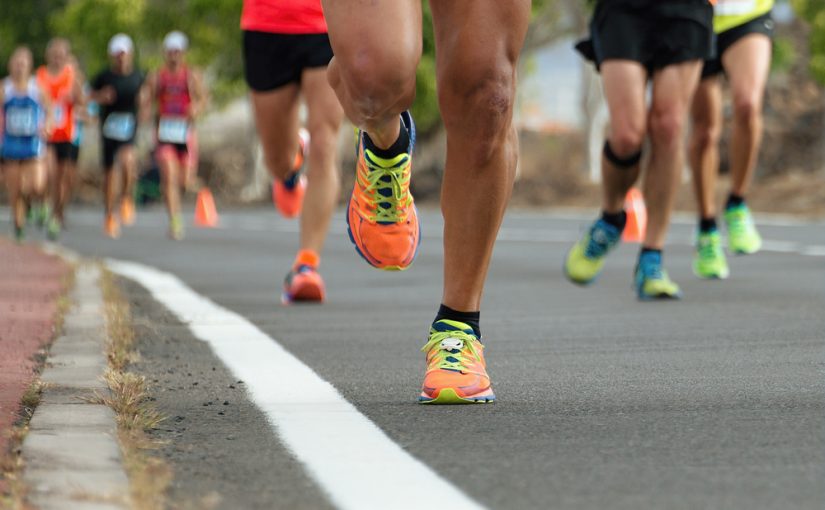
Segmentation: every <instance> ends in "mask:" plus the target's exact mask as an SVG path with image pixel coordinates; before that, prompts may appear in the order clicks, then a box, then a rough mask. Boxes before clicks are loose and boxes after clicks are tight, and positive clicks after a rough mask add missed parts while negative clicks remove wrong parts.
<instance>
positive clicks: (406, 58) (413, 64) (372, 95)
mask: <svg viewBox="0 0 825 510" xmlns="http://www.w3.org/2000/svg"><path fill="white" fill-rule="evenodd" d="M420 55H421V48H420V47H418V49H417V50H416V49H415V48H414V47H410V48H403V47H399V48H380V47H359V48H357V49H356V50H354V51H351V52H348V53H345V54H343V55H336V57H335V58H336V60H338V62H337V65H336V66H335V67H336V70H335V72H337V73H338V79H340V80H341V81H343V82H344V85H345V86H344V88H345V90H346V91H347V94H348V95H349V97H350V99H351V100H352V102H353V104H352V106H353V107H355V108H356V109H357V110H358V112H359V113H360V115H361V116H362V117H363V118H364V119H367V120H370V119H375V118H379V117H381V116H383V115H385V114H386V113H387V111H388V110H391V109H395V108H397V107H399V106H400V107H401V108H403V109H406V108H408V107H409V106H410V105H411V104H412V102H413V99H415V70H416V68H417V67H418V61H419V59H420Z"/></svg>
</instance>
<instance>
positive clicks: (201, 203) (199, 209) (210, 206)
mask: <svg viewBox="0 0 825 510" xmlns="http://www.w3.org/2000/svg"><path fill="white" fill-rule="evenodd" d="M195 225H197V226H199V227H212V228H214V227H217V226H218V210H217V209H215V199H213V198H212V192H211V191H209V188H202V189H201V190H200V191H198V199H197V202H196V203H195Z"/></svg>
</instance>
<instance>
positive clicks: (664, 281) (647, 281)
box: [635, 252, 682, 301]
mask: <svg viewBox="0 0 825 510" xmlns="http://www.w3.org/2000/svg"><path fill="white" fill-rule="evenodd" d="M635 281H636V293H637V295H638V296H639V299H641V300H642V301H652V300H656V299H680V298H681V297H682V291H681V289H679V286H678V285H676V283H675V282H673V280H671V279H670V277H668V275H667V271H665V270H664V269H662V255H661V254H660V253H654V252H646V253H643V254H642V255H641V256H640V257H639V263H638V265H637V266H636V277H635Z"/></svg>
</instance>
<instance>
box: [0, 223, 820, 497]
mask: <svg viewBox="0 0 825 510" xmlns="http://www.w3.org/2000/svg"><path fill="white" fill-rule="evenodd" d="M4 212H5V211H4ZM220 212H221V213H222V215H221V228H218V229H211V230H209V229H207V230H199V229H194V228H191V227H190V229H189V230H188V231H187V238H186V239H185V240H184V241H183V242H177V243H176V242H172V241H169V240H167V239H166V237H165V218H164V216H163V214H162V213H161V212H160V211H159V210H153V211H148V212H142V213H140V214H139V215H138V223H137V225H136V226H134V227H131V228H127V229H125V230H124V233H123V237H122V239H120V240H117V241H112V240H109V239H105V238H104V237H103V235H102V233H101V226H100V219H101V217H102V215H101V214H100V212H99V211H97V210H88V209H76V210H72V211H70V214H69V215H68V218H69V222H70V227H69V230H68V231H66V232H65V233H64V236H63V244H64V245H65V246H66V247H68V248H70V249H72V250H75V251H77V252H78V253H80V254H81V255H83V256H85V257H100V258H111V259H115V260H120V261H133V262H138V263H140V264H144V265H146V266H149V267H151V268H155V269H157V270H160V271H163V272H165V273H169V274H171V275H174V276H176V277H177V278H179V279H180V280H181V282H182V284H183V285H185V286H187V287H188V288H191V289H192V290H193V291H194V292H195V293H197V294H200V295H202V296H204V297H206V298H208V299H209V300H211V301H213V302H214V303H215V304H216V305H218V307H220V309H221V310H223V309H225V310H226V311H227V313H230V312H234V313H235V314H238V315H239V316H241V317H240V319H241V320H247V321H249V322H250V323H251V325H254V327H257V328H258V329H260V331H262V332H263V333H264V334H265V335H263V338H269V339H270V340H268V341H269V342H271V343H275V342H276V341H277V343H279V344H280V345H282V346H283V347H284V348H285V349H286V351H288V352H289V353H291V354H292V355H294V356H295V357H296V358H297V359H298V360H300V362H302V363H303V364H305V365H307V366H309V367H310V368H311V369H312V370H313V371H314V372H315V373H316V374H317V375H318V376H320V378H322V379H323V380H325V381H328V382H329V383H331V384H332V385H333V386H334V388H335V389H337V391H338V392H339V393H340V395H343V397H344V398H345V399H346V400H347V401H349V402H350V403H351V404H353V405H354V407H355V409H357V411H358V412H360V413H361V414H363V415H364V416H366V417H367V418H369V420H371V421H372V422H374V424H375V425H377V426H378V428H380V430H381V431H383V432H384V433H385V434H386V436H387V437H388V438H389V439H390V440H391V442H392V443H394V445H397V446H400V447H401V448H402V449H403V450H404V451H406V452H407V453H408V454H410V456H411V458H414V459H417V460H418V461H420V463H421V464H423V465H424V466H425V467H426V468H427V469H430V470H432V471H431V472H432V473H433V476H432V477H430V478H429V479H411V480H409V481H408V483H409V485H411V486H414V487H415V488H416V489H417V490H418V491H420V492H422V493H425V492H427V491H428V490H430V487H431V486H433V484H434V483H435V482H438V483H443V484H445V485H449V486H451V487H454V488H457V489H458V490H459V491H461V492H463V493H464V495H466V496H467V499H466V500H465V501H463V502H462V504H464V503H472V502H475V503H477V504H479V505H481V506H485V507H489V508H501V509H522V508H559V509H589V508H612V509H644V508H667V509H683V508H684V509H697V508H725V509H762V508H764V509H773V508H776V509H780V508H781V509H797V508H800V509H812V510H813V509H817V510H818V509H822V508H825V483H823V480H825V378H823V369H825V235H824V234H825V230H823V226H825V224H823V223H822V222H813V223H805V222H794V221H783V220H782V219H776V218H774V219H772V220H771V221H769V222H765V223H763V224H762V226H761V231H762V234H763V237H764V238H765V240H766V242H765V248H766V249H765V250H764V251H763V252H761V253H759V254H756V255H753V256H747V257H731V258H730V259H729V262H730V264H731V278H730V279H729V280H727V281H701V280H699V279H697V278H695V277H694V276H693V275H692V273H691V269H690V262H691V255H692V249H691V247H690V242H691V238H692V235H693V225H692V221H688V220H685V221H682V222H681V223H679V222H677V224H675V225H674V227H673V229H672V232H671V236H670V241H671V242H670V245H669V246H668V248H667V250H666V252H665V264H666V268H667V269H668V271H669V273H670V275H671V277H672V278H674V280H676V281H677V282H679V283H680V284H681V285H682V288H683V291H684V294H685V298H684V299H683V300H682V301H681V302H668V303H640V302H638V301H637V300H636V299H635V296H634V294H633V293H632V291H631V277H632V271H633V266H634V263H635V256H636V250H637V247H636V246H633V245H625V246H621V247H619V249H618V250H617V251H616V253H614V254H612V255H611V257H610V258H609V260H608V262H607V267H606V270H605V272H604V274H603V275H602V276H601V277H600V279H599V281H598V282H596V283H595V284H593V285H592V286H590V287H587V288H580V287H576V286H573V285H571V284H570V283H568V282H567V281H566V280H565V279H564V277H563V275H562V272H561V266H562V260H563V258H564V255H565V253H566V250H567V249H568V248H569V247H570V245H571V244H572V242H573V241H574V240H575V239H576V238H577V237H578V236H579V234H580V233H581V232H582V231H583V229H584V228H586V226H587V224H588V223H589V218H590V217H589V215H587V214H584V215H582V214H575V213H569V212H518V211H516V212H511V213H510V214H509V215H508V217H507V219H506V220H505V224H504V226H503V228H502V232H501V236H500V239H499V242H498V244H497V246H496V253H495V256H494V260H493V264H492V268H491V272H490V277H489V282H488V285H487V290H486V296H485V299H484V306H483V308H484V309H483V313H482V321H481V324H482V330H483V333H484V340H485V345H486V346H487V350H486V354H487V358H488V364H489V371H490V374H491V377H492V379H493V384H494V388H495V390H496V394H497V396H498V398H499V401H498V402H497V403H496V404H495V405H476V406H458V407H426V406H419V405H417V404H416V403H415V399H416V397H417V395H418V390H419V387H420V383H421V379H422V376H423V369H424V361H423V355H422V353H420V352H419V349H420V348H421V346H422V345H423V343H424V341H425V336H426V333H427V329H428V326H429V323H430V321H431V320H432V318H433V315H434V314H435V311H436V309H437V307H438V304H439V298H440V289H441V278H442V276H441V220H440V216H439V215H438V213H437V212H436V211H422V212H421V215H422V224H423V241H422V245H421V250H420V253H419V256H418V259H417V261H416V262H415V264H414V265H413V267H412V268H411V269H409V270H408V271H405V272H402V273H385V272H381V271H378V270H375V269H372V268H370V267H368V266H367V265H366V264H365V263H364V262H363V261H362V260H361V259H360V257H358V256H357V254H356V253H355V251H354V250H353V248H352V247H351V245H350V242H349V240H348V239H347V237H346V227H345V223H344V219H343V215H342V214H340V213H339V214H338V215H336V217H335V218H334V219H333V223H332V225H333V227H332V228H333V232H332V233H331V235H330V239H329V241H328V245H327V249H326V251H325V253H324V256H323V261H322V268H321V270H322V274H323V276H324V278H325V280H326V283H327V289H328V303H327V304H325V305H323V306H320V307H318V306H293V307H283V306H281V305H280V304H279V293H280V286H281V280H282V278H283V276H284V274H285V273H286V271H287V270H288V267H289V265H290V263H291V261H292V257H293V254H294V251H295V248H296V245H297V223H296V222H294V221H287V220H282V219H280V218H278V217H277V216H276V214H275V212H274V210H272V209H271V208H267V209H254V210H250V209H247V210H237V211H220ZM6 217H7V216H6V215H5V214H4V215H3V218H4V219H3V220H2V221H1V222H0V228H5V229H8V228H9V227H8V223H7V220H5V218H6ZM121 281H122V282H123V288H124V289H125V291H126V294H127V296H128V298H129V300H130V301H131V303H132V309H133V314H134V318H135V324H136V326H135V327H136V331H137V335H138V339H139V342H140V344H139V349H140V350H141V353H142V355H143V361H142V362H141V363H140V364H139V365H138V366H137V367H136V369H137V370H138V371H140V372H143V373H145V374H146V375H147V376H148V377H149V380H150V381H151V382H152V385H151V388H150V391H151V393H152V395H153V397H154V398H156V404H157V405H158V407H159V408H160V410H161V411H162V412H163V413H165V414H166V415H167V416H168V417H169V418H168V419H167V420H166V422H165V423H164V424H163V425H162V426H161V429H160V430H157V431H155V432H154V433H155V434H156V435H157V437H159V438H161V439H166V440H168V441H169V442H168V445H167V446H166V447H165V448H164V449H163V450H162V451H161V452H160V454H161V455H163V456H164V457H165V458H167V460H168V461H169V462H170V464H171V465H172V466H173V467H174V469H175V476H176V479H175V482H174V486H173V491H172V494H171V497H172V500H173V501H175V502H180V503H182V504H190V505H191V504H194V505H197V504H198V503H197V502H198V501H201V502H203V501H210V502H212V503H217V506H218V507H219V508H328V507H334V506H345V505H344V504H343V503H341V502H342V501H344V499H339V495H340V493H339V492H336V490H338V489H336V486H335V483H336V482H335V481H334V480H332V481H330V483H329V485H327V484H326V482H327V481H328V480H327V479H325V478H324V476H325V475H324V474H323V472H322V470H317V469H315V468H317V467H318V466H317V465H315V466H314V465H313V464H312V462H311V461H306V460H298V459H304V457H302V453H300V452H301V451H302V450H301V448H300V445H299V447H297V448H296V446H295V443H291V442H290V441H291V440H290V439H289V434H288V433H287V432H285V431H287V430H288V428H281V427H287V425H288V424H285V423H284V422H278V421H277V419H273V418H272V416H275V415H274V414H266V412H269V411H266V412H264V410H265V409H266V406H265V405H256V404H255V402H261V401H262V400H260V394H261V392H260V391H259V389H255V390H250V389H249V388H247V384H252V383H251V382H248V381H246V380H244V379H242V378H239V377H237V373H239V372H244V366H240V368H239V366H238V365H232V367H234V368H232V369H231V370H230V368H227V366H225V364H224V363H223V362H222V361H221V359H228V358H220V359H219V357H218V355H219V354H220V353H218V352H217V351H216V349H217V348H215V347H213V348H210V346H209V344H207V343H205V342H204V341H201V340H199V339H198V338H196V335H195V333H194V331H195V330H194V329H190V328H188V327H187V326H186V324H185V322H186V321H188V320H196V319H192V318H191V317H190V318H189V319H186V318H182V317H181V313H178V312H174V311H172V310H171V309H170V308H169V306H171V307H172V308H174V305H175V299H177V298H175V297H174V296H177V295H178V294H175V295H174V296H173V297H170V298H169V299H170V301H169V302H168V303H167V304H166V305H164V304H163V303H161V302H160V301H162V300H161V299H160V298H158V299H155V298H153V297H152V296H153V295H152V294H151V293H150V291H151V289H150V288H148V287H149V284H148V283H147V282H135V281H133V280H130V279H127V278H123V279H122V280H121ZM147 281H148V280H147ZM169 288H171V287H169ZM175 288H177V287H175ZM170 292H171V291H170ZM175 292H180V293H181V294H180V295H181V296H183V293H182V292H183V291H175ZM183 299H184V298H183V297H181V300H183ZM193 306H194V305H193ZM215 313H217V312H215ZM221 313H223V312H221ZM220 317H223V316H222V315H221V316H220ZM215 320H217V319H215ZM221 320H223V319H221ZM226 320H229V319H226ZM218 326H220V324H218ZM204 331H205V330H204ZM214 331H218V330H213V333H214ZM205 334H206V335H207V336H208V334H209V331H206V333H205ZM247 336H248V335H247ZM253 336H254V335H253ZM220 340H221V339H220V338H218V341H220ZM226 340H227V341H229V340H232V341H234V340H235V339H229V338H227V339H226ZM212 345H213V346H214V345H215V344H212ZM217 350H220V349H217ZM224 354H225V353H224ZM224 354H220V355H221V356H224ZM229 354H230V355H231V354H232V353H231V352H230V353H229ZM254 362H255V360H250V364H254ZM230 365H231V363H230ZM250 366H251V365H250ZM250 370H252V369H251V368H250ZM271 370H272V371H273V373H275V375H277V373H278V371H279V370H282V368H281V367H279V366H272V368H271ZM283 370H286V369H283ZM250 373H251V372H250ZM281 389H283V390H284V392H286V393H288V392H289V390H292V389H288V388H270V390H271V391H272V392H274V393H277V392H278V391H280V390H281ZM299 395H300V393H299ZM256 399H258V400H256ZM293 403H294V404H295V405H296V406H299V407H300V404H301V402H300V401H298V402H293ZM306 404H307V405H310V403H309V402H307V403H306ZM262 409H264V410H262ZM299 414H300V413H299ZM273 420H274V421H273ZM276 422H277V423H278V425H277V426H273V425H272V423H276ZM324 426H325V427H327V428H328V429H331V430H332V431H333V432H334V431H336V429H337V428H338V425H337V423H336V422H335V421H334V420H330V421H329V422H328V423H325V424H324ZM273 430H278V431H281V432H282V433H280V434H279V433H276V432H274V431H273ZM348 430H350V429H349V428H346V427H343V426H342V428H341V429H340V434H339V435H338V440H339V441H340V442H341V444H347V443H348V441H350V440H351V438H350V437H348V432H347V431H348ZM358 437H361V436H358ZM355 447H356V448H358V447H359V445H355ZM294 452H298V453H294ZM354 460H356V459H353V461H354ZM399 469H400V468H399ZM391 489H393V490H394V488H391ZM377 490H380V488H377ZM433 490H435V489H433ZM394 503H399V502H391V501H388V502H387V505H386V507H385V508H393V507H395V506H402V505H395V504H394ZM460 506H461V505H458V506H457V507H460ZM356 507H357V505H356Z"/></svg>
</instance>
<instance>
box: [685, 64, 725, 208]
mask: <svg viewBox="0 0 825 510" xmlns="http://www.w3.org/2000/svg"><path fill="white" fill-rule="evenodd" d="M691 120H692V124H693V125H692V128H691V132H690V146H689V150H688V158H689V159H690V167H691V169H692V171H693V190H694V193H695V195H696V204H697V206H698V209H699V216H700V218H702V219H706V220H709V219H711V218H715V217H716V180H717V176H718V174H719V138H720V136H721V132H722V85H721V83H719V78H718V77H716V76H712V77H708V78H706V79H704V80H702V81H701V82H700V83H699V87H698V88H697V89H696V94H695V95H694V96H693V104H692V105H691Z"/></svg>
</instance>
